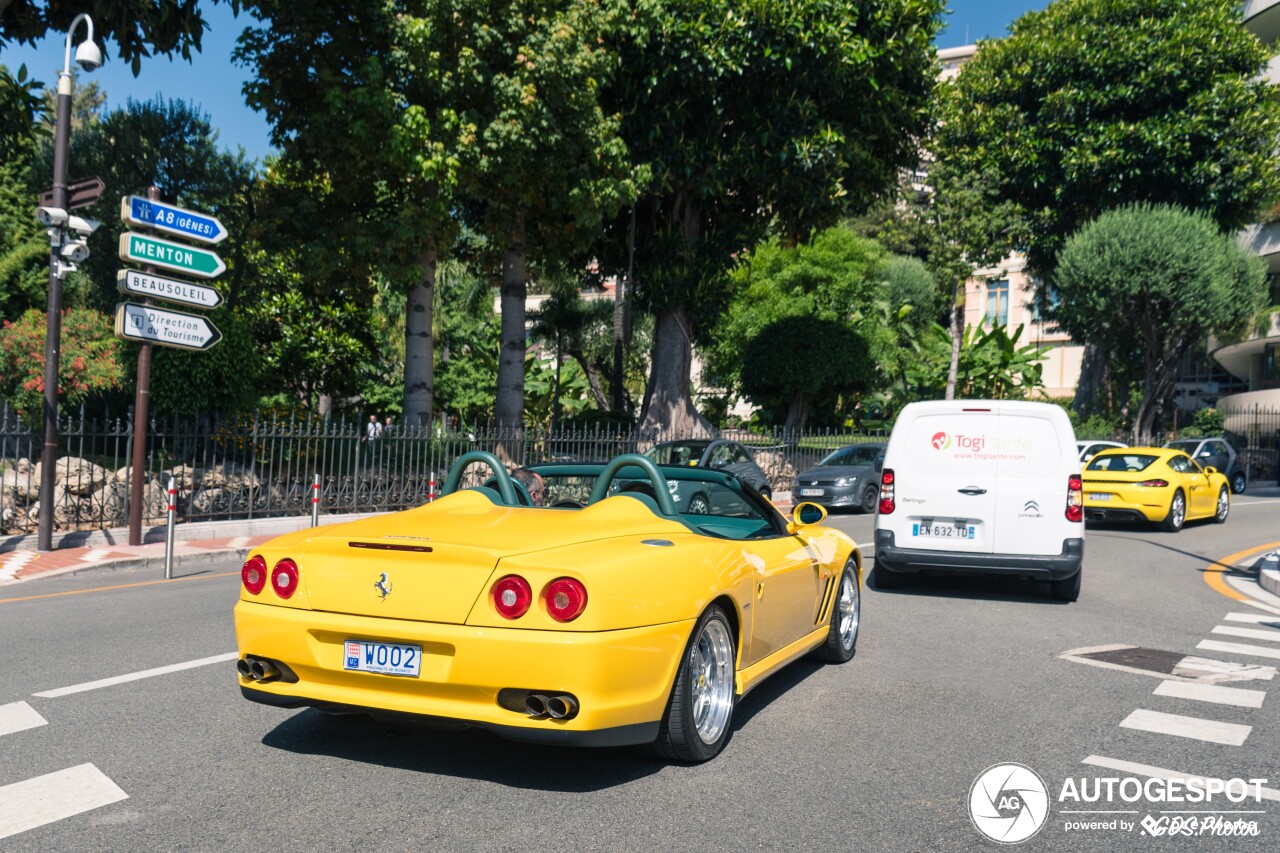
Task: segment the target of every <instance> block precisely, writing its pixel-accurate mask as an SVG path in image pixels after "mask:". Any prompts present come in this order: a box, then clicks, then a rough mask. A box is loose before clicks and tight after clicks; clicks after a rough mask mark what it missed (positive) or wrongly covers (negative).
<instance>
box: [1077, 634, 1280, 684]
mask: <svg viewBox="0 0 1280 853" xmlns="http://www.w3.org/2000/svg"><path fill="white" fill-rule="evenodd" d="M1058 657H1060V658H1062V659H1063V660H1069V661H1073V662H1075V663H1083V664H1088V665H1090V666H1097V667H1101V668H1103V669H1115V670H1120V671H1121V672H1132V673H1135V674H1137V675H1148V676H1151V677H1153V678H1165V679H1171V680H1174V681H1199V682H1201V683H1206V684H1222V683H1224V682H1230V681H1252V680H1254V679H1259V680H1263V681H1270V680H1271V679H1273V678H1275V675H1276V668H1275V667H1273V666H1258V665H1256V664H1247V663H1235V662H1234V661H1225V660H1212V659H1211V658H1201V657H1194V656H1192V655H1186V654H1183V653H1182V652H1170V651H1166V650H1165V649H1144V648H1142V647H1141V646H1127V645H1124V644H1122V643H1115V644H1112V645H1108V646H1092V647H1090V648H1084V649H1072V650H1071V651H1069V652H1063V653H1062V654H1060V655H1058Z"/></svg>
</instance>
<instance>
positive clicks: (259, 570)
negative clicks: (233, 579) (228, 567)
mask: <svg viewBox="0 0 1280 853" xmlns="http://www.w3.org/2000/svg"><path fill="white" fill-rule="evenodd" d="M240 582H241V583H242V584H244V588H245V591H246V592H248V593H249V594H250V595H257V594H258V593H260V592H262V588H263V587H264V586H266V585H267V561H266V560H264V559H262V556H261V555H259V554H254V555H253V556H252V557H250V558H249V559H247V560H245V561H244V565H243V566H241V567H240Z"/></svg>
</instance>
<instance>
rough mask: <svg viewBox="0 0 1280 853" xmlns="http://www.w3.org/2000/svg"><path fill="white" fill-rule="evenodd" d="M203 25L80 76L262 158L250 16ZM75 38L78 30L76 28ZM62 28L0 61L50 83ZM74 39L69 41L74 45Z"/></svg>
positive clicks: (1003, 27)
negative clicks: (194, 118)
mask: <svg viewBox="0 0 1280 853" xmlns="http://www.w3.org/2000/svg"><path fill="white" fill-rule="evenodd" d="M1046 5H1048V0H949V3H948V6H949V8H950V9H951V10H952V13H951V14H949V15H947V16H946V18H945V21H946V23H945V29H944V30H943V32H942V34H941V35H940V36H939V37H938V40H937V45H938V47H940V48H941V47H956V46H958V45H962V44H970V43H972V42H974V41H977V40H978V39H982V38H1000V37H1001V36H1004V35H1006V34H1007V32H1008V26H1009V24H1010V23H1011V22H1012V21H1014V20H1015V19H1016V18H1018V17H1019V16H1020V15H1022V14H1023V13H1024V12H1026V11H1028V10H1031V9H1042V8H1044V7H1045V6H1046ZM204 11H205V17H206V20H207V22H208V24H209V29H208V30H207V31H206V32H205V36H204V50H203V52H202V53H201V54H199V55H197V56H196V57H195V58H194V59H193V61H192V62H190V63H188V62H186V61H184V60H182V59H178V60H166V59H163V58H160V59H150V60H145V61H144V62H143V66H142V71H141V73H140V74H139V76H138V77H137V78H135V77H134V76H133V74H132V73H131V72H130V70H129V67H128V65H126V64H125V63H123V62H121V61H119V60H118V59H115V46H114V45H111V44H108V45H106V50H105V53H106V54H107V64H106V65H104V66H103V67H102V68H101V69H99V70H98V71H95V72H94V73H93V74H91V75H82V76H81V77H80V78H79V79H80V80H82V81H88V80H93V81H96V82H97V84H98V85H99V87H101V88H102V89H103V90H104V91H105V92H106V94H107V108H108V109H112V108H116V107H121V106H124V103H125V101H126V99H128V98H133V99H134V100H139V101H146V100H150V99H152V98H154V97H156V96H157V95H162V96H163V97H165V98H173V99H180V100H184V101H191V102H194V103H195V105H196V106H197V107H199V108H200V109H201V110H203V111H204V112H205V113H207V114H208V116H209V121H210V124H212V125H213V127H214V128H215V129H217V130H218V134H219V135H218V142H219V144H220V145H221V146H223V147H224V148H230V149H232V150H235V149H236V148H243V149H244V150H245V153H246V154H247V155H248V156H249V157H250V158H252V159H261V158H262V157H264V156H266V155H267V154H268V153H270V151H271V143H270V140H269V133H268V129H267V122H266V119H265V118H263V116H262V115H260V114H258V113H255V112H253V111H252V110H250V109H249V108H248V107H246V106H245V104H244V97H243V96H242V95H241V93H240V87H241V86H242V85H243V84H244V82H245V80H246V79H247V78H248V76H249V75H248V73H247V72H246V71H245V69H243V68H240V67H238V66H236V65H234V64H232V62H231V51H232V50H233V49H234V47H235V41H236V37H237V36H238V35H239V34H240V32H241V31H242V30H243V29H244V27H245V26H246V25H247V24H248V23H249V22H250V19H248V18H247V17H242V19H241V20H236V19H235V18H234V17H232V15H231V11H230V9H228V8H227V6H226V5H224V4H218V5H216V6H209V5H207V4H206V5H205V10H204ZM76 37H77V39H79V38H81V37H83V30H78V31H77V32H76ZM64 44H65V34H63V35H62V36H59V37H55V38H51V39H46V40H44V41H43V42H41V43H40V44H38V45H36V46H35V47H27V46H14V45H10V46H8V47H6V48H3V49H0V63H3V64H5V65H7V66H9V68H10V69H12V70H16V69H17V68H18V66H20V65H22V64H23V63H25V64H26V65H27V70H28V72H29V73H30V74H31V75H32V76H34V77H35V78H36V79H38V80H42V81H44V82H45V84H46V85H48V86H50V87H52V86H53V85H54V83H55V82H56V81H57V78H58V71H59V70H60V69H61V68H62V60H63V48H64ZM74 48H75V45H74V43H73V45H72V49H73V50H74Z"/></svg>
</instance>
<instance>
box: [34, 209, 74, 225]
mask: <svg viewBox="0 0 1280 853" xmlns="http://www.w3.org/2000/svg"><path fill="white" fill-rule="evenodd" d="M36 219H38V220H40V224H41V225H65V224H66V223H67V212H66V211H65V210H63V209H62V208H60V207H38V208H36Z"/></svg>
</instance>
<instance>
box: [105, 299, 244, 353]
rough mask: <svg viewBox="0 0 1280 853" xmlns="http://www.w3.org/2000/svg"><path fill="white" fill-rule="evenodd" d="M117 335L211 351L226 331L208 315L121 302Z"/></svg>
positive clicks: (168, 345)
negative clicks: (211, 321) (219, 328)
mask: <svg viewBox="0 0 1280 853" xmlns="http://www.w3.org/2000/svg"><path fill="white" fill-rule="evenodd" d="M116 335H117V336H118V337H121V338H124V339H126V340H130V341H142V342H143V343H151V344H160V345H161V346H166V347H177V348H178V349H189V350H207V349H209V348H210V347H212V346H213V345H214V344H216V343H217V342H218V341H220V340H222V333H221V332H219V331H218V329H217V327H216V326H214V325H213V324H212V323H210V322H209V318H207V317H204V316H202V315H200V314H187V313H186V312H184V311H170V310H168V309H165V308H156V307H155V306H154V305H139V304H137V303H136V302H121V303H120V304H119V305H117V306H116Z"/></svg>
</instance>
